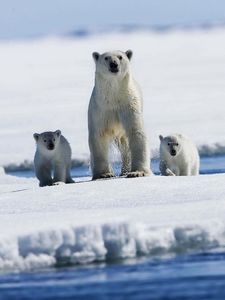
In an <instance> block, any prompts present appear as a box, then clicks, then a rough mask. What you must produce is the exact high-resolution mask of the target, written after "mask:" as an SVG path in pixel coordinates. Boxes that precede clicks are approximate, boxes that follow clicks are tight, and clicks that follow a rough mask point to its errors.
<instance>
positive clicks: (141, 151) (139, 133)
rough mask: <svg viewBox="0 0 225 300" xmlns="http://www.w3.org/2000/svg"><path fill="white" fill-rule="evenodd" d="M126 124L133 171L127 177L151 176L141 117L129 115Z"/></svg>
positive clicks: (137, 114) (135, 114) (136, 114)
mask: <svg viewBox="0 0 225 300" xmlns="http://www.w3.org/2000/svg"><path fill="white" fill-rule="evenodd" d="M124 124H125V129H126V132H127V135H128V140H129V147H130V152H131V171H130V172H128V174H127V177H142V176H149V175H151V171H150V160H149V158H150V155H149V149H148V143H147V138H146V136H145V133H144V130H143V121H142V120H141V115H140V114H139V113H134V114H128V115H127V116H126V117H125V122H124Z"/></svg>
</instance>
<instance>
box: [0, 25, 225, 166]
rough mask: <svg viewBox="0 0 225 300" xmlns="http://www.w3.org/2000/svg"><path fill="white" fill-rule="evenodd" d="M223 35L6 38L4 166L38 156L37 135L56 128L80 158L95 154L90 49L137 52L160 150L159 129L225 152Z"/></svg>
mask: <svg viewBox="0 0 225 300" xmlns="http://www.w3.org/2000/svg"><path fill="white" fill-rule="evenodd" d="M224 40H225V29H224V28H222V29H212V30H209V31H204V30H196V31H182V30H177V31H171V32H168V33H165V34H160V33H154V32H152V33H151V32H148V31H146V32H145V31H143V32H141V31H139V32H137V33H135V32H133V33H130V34H128V33H126V34H122V33H121V34H120V33H115V34H108V35H107V34H103V35H99V36H98V35H97V36H90V37H87V38H84V39H69V38H46V39H41V40H32V41H26V42H1V43H0V65H1V68H0V77H1V85H0V103H1V111H0V140H1V155H0V165H3V166H8V165H10V164H11V166H13V165H18V164H21V163H23V162H24V160H28V162H31V161H32V160H33V154H34V148H35V143H34V141H33V138H32V134H33V133H34V132H41V131H45V130H56V129H61V130H62V132H63V134H64V135H65V136H66V137H67V139H68V140H69V141H70V143H71V146H72V150H73V158H77V159H81V160H83V159H84V160H88V158H89V150H88V143H87V107H88V102H89V98H90V94H91V91H92V88H93V83H94V62H93V59H92V56H91V54H92V52H93V51H99V52H103V51H106V50H110V49H121V50H126V49H130V48H131V49H132V50H133V52H134V56H133V60H132V69H133V74H134V76H135V78H136V80H137V81H138V82H139V83H140V85H141V87H142V90H143V94H144V117H145V124H146V131H147V134H148V137H149V139H150V143H151V146H152V150H153V152H154V153H156V151H155V150H157V149H158V146H159V141H158V134H160V133H161V134H168V133H173V132H178V131H179V132H181V133H183V134H186V135H188V136H190V138H192V139H193V140H194V141H195V142H196V143H197V144H198V146H199V148H201V150H202V151H201V153H202V154H207V153H221V152H222V153H224V149H225V147H224V146H225V126H224V115H225V105H224V99H225V85H224V82H225V69H224V64H225V56H224V53H225V43H224V42H223V41H224ZM203 146H204V147H203ZM25 165H27V162H25ZM28 165H29V164H28ZM22 167H23V166H22Z"/></svg>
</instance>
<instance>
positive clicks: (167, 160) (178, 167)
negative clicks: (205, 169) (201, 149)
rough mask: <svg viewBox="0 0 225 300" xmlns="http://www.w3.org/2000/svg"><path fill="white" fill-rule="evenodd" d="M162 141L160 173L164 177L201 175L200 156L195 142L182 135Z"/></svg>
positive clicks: (162, 139) (161, 139) (172, 136)
mask: <svg viewBox="0 0 225 300" xmlns="http://www.w3.org/2000/svg"><path fill="white" fill-rule="evenodd" d="M159 139H160V166H159V168H160V171H161V174H162V175H164V176H187V175H198V174H199V154H198V150H197V148H196V146H195V145H194V144H193V142H192V141H191V140H190V139H189V138H187V137H186V136H184V135H182V134H174V135H169V136H166V137H163V136H162V135H160V136H159Z"/></svg>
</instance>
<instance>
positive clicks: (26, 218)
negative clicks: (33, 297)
mask: <svg viewBox="0 0 225 300" xmlns="http://www.w3.org/2000/svg"><path fill="white" fill-rule="evenodd" d="M89 179H90V178H86V180H85V181H84V182H79V183H76V184H70V185H64V184H62V185H59V186H54V187H45V188H39V187H38V186H37V181H36V179H21V178H16V177H12V176H9V175H4V173H2V174H1V182H2V184H1V185H0V199H1V200H0V228H1V231H0V270H2V271H3V270H4V271H5V270H7V271H8V270H27V269H36V268H42V267H48V266H55V265H57V264H64V263H67V264H76V263H89V262H93V261H104V260H106V261H107V260H112V259H115V258H126V257H136V256H138V255H173V254H177V253H180V252H187V251H192V250H195V251H196V250H197V251H199V250H204V249H211V248H214V247H223V246H224V243H225V220H224V215H225V196H224V188H223V187H224V181H225V175H223V174H222V175H205V176H197V177H160V176H152V177H148V178H139V179H126V178H121V179H112V180H102V181H97V182H90V181H88V180H89ZM83 180H84V179H83Z"/></svg>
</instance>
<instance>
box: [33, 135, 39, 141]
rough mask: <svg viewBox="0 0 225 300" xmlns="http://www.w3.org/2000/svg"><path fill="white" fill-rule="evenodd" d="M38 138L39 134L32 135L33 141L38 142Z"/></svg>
mask: <svg viewBox="0 0 225 300" xmlns="http://www.w3.org/2000/svg"><path fill="white" fill-rule="evenodd" d="M39 136H40V134H39V133H34V134H33V137H34V139H35V141H36V142H37V141H38V139H39Z"/></svg>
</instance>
